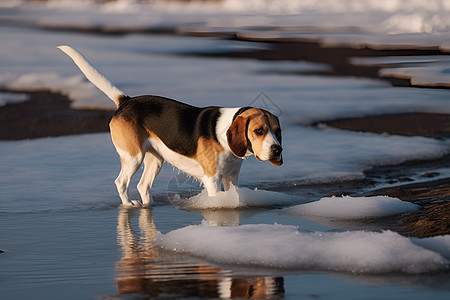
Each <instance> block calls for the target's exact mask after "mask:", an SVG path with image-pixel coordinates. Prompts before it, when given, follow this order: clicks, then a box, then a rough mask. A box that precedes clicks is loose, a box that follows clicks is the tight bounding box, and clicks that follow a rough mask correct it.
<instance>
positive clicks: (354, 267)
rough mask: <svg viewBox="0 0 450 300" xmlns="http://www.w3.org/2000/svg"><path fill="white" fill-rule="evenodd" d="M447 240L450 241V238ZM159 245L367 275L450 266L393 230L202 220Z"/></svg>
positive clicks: (214, 257) (233, 260)
mask: <svg viewBox="0 0 450 300" xmlns="http://www.w3.org/2000/svg"><path fill="white" fill-rule="evenodd" d="M442 240H445V241H446V243H448V241H449V240H450V236H449V235H447V236H445V237H442ZM154 243H156V244H157V245H159V246H160V247H161V248H162V249H165V250H169V251H175V252H179V253H187V254H190V255H195V256H199V257H202V258H206V259H208V260H210V261H212V262H215V263H223V264H233V265H235V264H237V265H251V266H259V267H271V268H284V269H301V270H327V271H339V272H352V273H365V274H371V273H373V274H379V273H408V274H420V273H427V272H436V271H443V270H448V268H449V266H448V264H449V261H448V260H447V259H445V258H444V257H443V256H442V255H441V254H440V253H439V252H438V248H437V247H433V250H429V249H427V245H426V243H421V240H419V241H417V240H416V241H415V242H412V241H411V240H410V239H408V238H405V237H403V236H401V235H399V234H397V233H394V232H391V231H383V232H365V231H349V232H337V233H323V232H320V233H319V232H312V233H304V232H299V231H298V229H297V227H295V226H286V225H278V224H275V225H268V224H257V225H242V226H239V227H215V226H209V225H207V224H206V222H203V224H201V225H192V226H187V227H184V228H180V229H177V230H174V231H171V232H169V233H167V234H160V235H159V236H158V237H157V238H156V239H155V241H154ZM418 244H420V246H419V245H418ZM444 252H445V254H447V253H448V251H444Z"/></svg>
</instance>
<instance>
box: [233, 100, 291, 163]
mask: <svg viewBox="0 0 450 300" xmlns="http://www.w3.org/2000/svg"><path fill="white" fill-rule="evenodd" d="M227 141H228V146H229V147H230V149H231V151H232V152H233V154H234V155H236V156H237V157H244V156H245V155H246V154H249V153H253V154H254V155H255V157H256V158H257V159H258V160H268V161H270V162H271V163H272V164H274V165H275V166H281V165H282V164H283V156H282V155H281V152H282V151H283V148H282V147H281V127H280V121H279V120H278V117H277V116H275V115H273V114H271V113H270V112H268V111H266V110H264V109H260V108H248V109H247V110H245V111H244V112H243V113H241V114H239V115H238V116H237V117H236V118H235V119H234V121H233V123H231V125H230V127H229V128H228V131H227Z"/></svg>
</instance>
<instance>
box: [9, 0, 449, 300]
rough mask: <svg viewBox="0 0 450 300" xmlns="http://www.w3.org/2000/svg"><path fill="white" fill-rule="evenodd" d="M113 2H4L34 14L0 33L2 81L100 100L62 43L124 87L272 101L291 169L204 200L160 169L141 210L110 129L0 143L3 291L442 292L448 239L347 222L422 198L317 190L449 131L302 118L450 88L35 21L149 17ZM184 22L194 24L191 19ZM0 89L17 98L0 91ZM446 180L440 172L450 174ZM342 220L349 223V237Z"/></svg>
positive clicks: (82, 103) (391, 103)
mask: <svg viewBox="0 0 450 300" xmlns="http://www.w3.org/2000/svg"><path fill="white" fill-rule="evenodd" d="M122 2H123V5H125V4H126V3H127V2H126V1H122ZM130 5H131V7H132V8H134V7H135V6H133V5H135V4H130ZM125 6H126V5H125ZM97 9H98V11H96V10H97ZM120 11H121V8H120V5H119V6H118V7H114V6H113V7H109V6H105V7H100V8H99V7H97V6H94V7H93V8H91V7H90V6H86V7H85V6H81V7H77V6H76V5H75V6H73V7H69V9H64V5H62V6H61V7H59V6H58V5H56V6H54V7H50V8H49V7H47V8H45V7H44V8H41V7H40V6H33V8H32V9H22V8H19V9H14V7H13V6H11V7H8V8H2V10H1V11H0V12H1V16H2V19H3V20H4V21H5V20H6V21H8V20H9V21H11V20H13V21H21V22H23V21H24V20H26V21H27V22H29V23H26V24H28V25H27V26H13V25H11V24H10V26H0V37H1V38H2V40H4V41H8V43H3V44H2V49H1V51H0V86H1V87H3V88H6V89H16V90H27V89H51V90H54V91H57V92H62V93H65V94H67V95H69V97H70V98H71V99H72V100H73V106H74V107H77V108H78V107H101V108H105V107H108V108H111V107H112V106H113V104H112V102H111V101H109V100H107V99H106V97H105V96H104V95H102V94H101V93H100V92H98V91H97V90H96V89H95V88H94V87H93V86H92V85H90V84H89V83H87V82H86V81H85V80H84V78H83V76H81V75H80V73H79V71H78V70H77V69H76V68H75V66H74V65H73V64H72V63H71V62H70V61H69V60H68V58H67V57H65V56H64V55H63V54H62V53H60V52H59V50H57V49H56V46H58V45H60V44H69V45H72V46H74V47H75V48H77V49H78V50H79V51H81V52H82V53H84V54H85V55H86V57H87V58H88V59H89V60H90V61H91V62H92V63H93V64H94V65H95V66H96V67H97V68H99V69H100V70H101V71H102V72H103V73H104V74H105V75H106V76H107V77H108V78H110V79H111V81H112V82H113V83H115V84H117V85H118V86H119V87H120V88H121V89H122V90H124V91H126V92H127V93H129V94H130V95H139V94H145V93H151V94H158V95H164V96H167V97H172V98H175V99H179V100H182V101H185V102H188V103H191V104H193V105H197V106H206V105H221V106H229V107H233V106H244V105H254V106H260V107H264V108H266V109H269V110H271V111H273V112H274V113H276V114H277V115H279V116H280V119H281V122H282V127H283V147H284V161H285V163H284V165H283V166H281V167H279V168H277V167H274V166H272V165H270V164H269V163H262V162H258V161H256V160H255V159H254V158H250V159H248V160H247V161H245V162H244V164H243V167H242V171H241V176H240V186H241V187H240V188H239V189H238V190H232V191H231V192H229V193H221V194H219V196H218V197H216V198H214V199H209V198H208V197H206V196H205V194H204V193H202V190H201V187H199V185H198V183H197V182H194V181H192V179H190V178H187V177H185V176H184V175H183V174H180V173H179V172H178V171H177V170H173V169H172V168H171V167H170V166H169V165H166V166H165V167H164V168H163V170H162V171H161V173H160V174H159V176H158V177H157V179H156V181H155V184H154V187H153V189H152V191H153V195H154V199H155V203H153V207H152V209H124V208H122V207H121V206H120V205H119V203H120V200H119V197H118V195H117V192H116V190H115V186H114V183H113V182H114V179H115V177H116V175H117V173H118V171H119V168H120V166H119V160H118V156H117V154H116V153H115V152H114V148H113V145H112V143H111V140H110V137H109V134H107V133H102V134H91V135H79V136H69V137H59V138H45V139H36V140H29V141H26V140H25V141H14V142H0V174H2V175H1V176H0V250H1V253H0V270H1V271H0V297H1V299H30V298H32V299H92V298H96V299H146V298H158V297H159V298H186V297H190V298H257V297H261V298H263V299H264V298H266V299H277V298H286V299H301V298H306V299H308V298H312V299H317V298H319V299H349V298H350V299H448V297H449V295H450V275H449V271H448V265H449V260H450V236H440V237H435V238H429V239H409V238H405V237H402V236H400V235H398V234H396V233H393V232H390V231H365V230H364V229H366V228H365V227H364V226H363V225H364V224H363V223H364V222H363V221H361V220H348V219H346V218H348V215H349V212H351V213H350V215H352V217H353V218H356V219H357V218H358V217H361V216H363V214H362V213H361V209H363V210H364V216H365V217H367V214H369V216H373V217H376V216H380V215H385V214H391V213H398V212H399V210H400V211H412V210H414V209H416V208H415V207H409V206H408V205H407V204H405V203H402V202H395V201H396V200H392V199H381V200H380V199H378V198H377V199H369V198H368V197H365V194H369V193H370V190H368V189H358V190H355V191H350V192H351V193H352V192H353V193H354V194H357V195H358V197H356V196H355V197H351V198H336V199H334V198H325V199H322V200H321V198H323V197H327V196H330V193H331V194H333V191H330V190H329V189H327V190H322V189H321V188H320V186H321V184H329V183H336V182H350V181H352V180H361V179H364V178H365V176H366V175H365V171H367V170H370V169H371V168H373V167H374V166H380V165H389V164H398V163H402V162H405V161H409V160H413V159H433V158H439V157H442V156H443V155H446V154H448V153H449V152H450V146H449V143H448V141H446V140H436V139H432V138H422V137H401V136H390V135H387V134H382V135H378V134H368V133H358V132H347V131H342V130H336V129H332V128H327V127H325V126H319V127H311V126H310V124H312V123H313V122H317V121H322V120H329V119H334V118H341V117H355V116H366V115H374V114H383V113H397V112H417V111H418V112H447V113H448V112H450V106H449V105H448V99H449V96H450V92H449V91H448V90H438V89H408V88H393V87H391V86H390V85H389V84H387V83H386V82H383V81H378V80H369V79H363V78H339V77H332V78H330V77H325V76H319V75H286V74H287V73H289V74H292V73H300V74H308V73H314V74H320V73H321V72H325V71H328V70H329V68H330V66H327V65H320V64H311V63H306V62H262V61H256V60H250V59H248V60H233V59H211V58H201V57H192V56H189V55H185V54H186V53H198V52H211V51H221V52H222V51H233V50H235V49H250V48H252V49H253V48H264V47H266V46H265V45H262V44H258V43H243V42H237V41H232V40H220V39H211V38H200V37H179V36H178V37H177V36H166V35H151V34H137V33H135V34H129V35H100V34H99V35H94V34H85V33H70V34H68V33H67V32H60V31H45V30H40V29H37V28H35V27H34V26H31V25H30V24H33V21H34V22H36V23H37V24H48V25H49V26H55V27H58V26H61V25H65V24H66V22H67V24H69V25H70V24H75V25H77V24H78V25H79V24H82V25H83V26H87V28H89V26H93V27H95V25H96V24H103V25H105V24H106V25H108V24H109V25H111V24H114V22H113V21H114V20H116V21H117V22H118V23H117V24H118V25H119V26H125V27H127V26H128V27H127V28H128V29H129V28H135V29H136V30H137V31H139V30H138V29H139V28H141V29H142V28H147V26H149V23H148V22H149V20H148V18H147V15H145V14H140V13H139V12H136V11H133V12H132V13H131V15H135V16H137V17H136V18H131V19H130V18H121V16H122V15H121V12H120ZM129 13H130V12H124V14H125V15H126V16H128V14H129ZM160 13H161V15H162V16H163V17H168V16H169V15H170V13H167V12H165V13H163V12H160ZM244 15H245V14H244ZM122 17H123V16H122ZM163 17H161V18H163ZM172 17H173V16H172ZM185 17H186V16H185ZM204 17H205V16H204V15H202V18H204ZM186 18H187V21H186V22H190V23H192V22H193V20H194V19H195V18H196V16H195V13H193V12H192V11H191V14H189V15H188V16H187V17H186ZM236 18H237V20H240V22H242V21H243V19H241V18H242V16H239V15H238V16H237V17H236ZM168 19H169V21H170V22H175V23H176V22H178V21H179V19H177V18H174V17H173V19H171V18H168ZM244 19H245V20H247V19H246V18H244ZM342 19H343V20H344V19H348V18H342ZM120 20H122V21H123V20H128V21H127V22H126V24H125V23H121V22H119V21H120ZM164 20H166V19H164ZM183 20H186V19H183ZM252 20H253V21H255V19H252ZM256 20H257V19H256ZM6 21H5V22H6ZM222 21H223V16H222ZM161 22H162V21H161ZM162 23H164V22H162ZM238 23H239V22H238ZM13 24H14V22H13ZM117 24H116V25H117ZM22 25H23V24H22ZM150 25H151V24H150ZM153 25H154V24H153ZM157 25H158V24H157ZM250 25H251V24H250ZM211 28H215V27H214V23H213V24H212V25H211ZM215 29H217V28H215ZM428 42H430V40H427V43H428ZM392 59H394V60H397V59H400V58H392ZM443 62H445V60H443ZM444 67H445V66H444ZM440 68H443V67H442V66H440ZM117 70H120V72H118V71H117ZM433 70H434V69H433ZM409 71H411V70H409ZM438 71H439V70H438ZM442 73H443V74H446V72H442ZM447 73H448V72H447ZM124 74H125V75H124ZM282 74H285V75H282ZM433 74H435V73H433ZM431 78H433V77H431ZM0 100H1V101H0V103H2V104H4V103H9V102H17V101H26V97H23V96H21V95H11V94H0ZM439 174H440V175H439V176H440V178H446V177H448V170H447V169H439ZM138 176H139V175H138ZM138 176H137V177H138ZM136 183H137V179H135V180H134V181H133V184H132V186H133V188H132V194H133V196H134V197H135V198H137V197H138V193H137V191H136V188H135V185H136ZM383 184H384V183H383ZM309 186H310V187H311V188H310V190H308V189H309V188H308V187H309ZM298 187H301V188H298ZM373 188H375V187H373ZM276 191H278V192H276ZM280 191H282V192H280ZM305 191H306V192H305ZM330 199H331V200H330ZM319 200H321V201H319ZM384 200H387V201H384ZM400 200H401V199H400ZM378 201H382V203H380V202H378ZM392 201H394V202H392ZM305 203H313V206H311V205H310V206H308V209H309V211H311V208H312V211H316V212H315V213H313V214H315V215H313V216H310V215H305V214H304V211H305V209H304V208H305V206H301V205H302V204H305ZM323 203H325V205H326V207H327V208H330V207H331V208H332V209H329V210H328V212H327V215H325V214H324V212H323V209H320V205H322V204H323ZM333 208H334V209H333ZM317 211H318V213H317ZM330 211H331V212H330ZM343 211H344V212H345V213H344V212H343ZM321 214H322V215H321ZM330 214H331V215H330ZM342 219H345V220H342ZM336 220H339V222H338V221H336ZM330 221H331V222H330ZM340 221H342V222H345V224H346V225H345V226H344V227H345V228H352V230H351V231H348V230H344V229H343V227H341V226H339V224H340Z"/></svg>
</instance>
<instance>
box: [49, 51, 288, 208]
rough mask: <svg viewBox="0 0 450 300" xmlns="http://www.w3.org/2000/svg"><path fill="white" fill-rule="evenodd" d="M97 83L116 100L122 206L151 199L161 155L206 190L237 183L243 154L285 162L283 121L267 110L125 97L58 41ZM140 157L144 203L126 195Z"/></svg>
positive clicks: (115, 136) (114, 121)
mask: <svg viewBox="0 0 450 300" xmlns="http://www.w3.org/2000/svg"><path fill="white" fill-rule="evenodd" d="M58 48H59V49H60V50H62V51H63V52H65V53H66V54H67V55H68V56H69V57H70V58H71V59H72V60H73V61H74V62H75V64H76V65H77V66H78V67H79V68H80V70H81V71H82V72H83V73H84V74H85V76H86V77H87V79H89V80H90V81H91V82H92V83H93V84H94V85H95V86H97V88H99V89H100V90H101V91H102V92H104V93H105V94H106V95H107V96H108V97H109V98H110V99H111V100H113V101H114V103H115V104H116V105H117V111H116V112H115V114H114V116H113V118H112V119H111V122H110V130H111V137H112V141H113V143H114V146H115V147H116V150H117V153H118V154H119V156H120V160H121V163H122V168H121V171H120V174H119V176H118V177H117V179H116V180H115V184H116V186H117V190H118V192H119V195H120V198H121V200H122V204H123V205H124V206H133V205H143V206H149V205H150V203H151V196H150V190H151V187H152V184H153V181H154V179H155V177H156V175H158V173H159V171H160V169H161V166H162V165H163V162H164V161H167V162H169V163H170V164H172V165H173V166H175V167H176V168H178V169H180V170H181V171H183V172H185V173H187V174H188V175H191V176H193V177H195V178H196V179H198V180H199V181H201V182H202V183H203V185H204V186H205V188H206V190H207V192H208V195H209V196H210V197H211V196H215V195H216V194H217V193H218V192H219V191H220V189H221V183H222V182H223V186H224V189H225V190H228V189H229V188H230V185H231V184H232V185H237V179H238V175H239V171H240V168H241V164H242V161H243V158H244V157H246V156H250V155H252V154H253V155H255V157H256V158H257V159H258V160H261V161H265V160H268V161H270V162H271V163H272V164H274V165H276V166H279V165H281V164H282V163H283V159H282V155H281V152H282V147H281V127H280V122H279V120H278V118H277V117H276V116H275V115H273V114H271V113H270V112H268V111H266V110H264V109H260V108H254V107H236V108H223V107H216V106H209V107H204V108H200V107H195V106H191V105H188V104H185V103H181V102H178V101H175V100H172V99H168V98H165V97H160V96H138V97H128V96H127V95H126V94H125V93H124V92H122V91H121V90H119V89H118V88H116V87H115V86H113V85H112V84H111V82H110V81H109V80H108V79H106V78H105V77H104V76H103V75H101V74H100V73H99V72H98V71H97V70H95V69H94V67H92V66H91V65H90V64H89V62H88V61H87V60H86V59H85V58H84V57H83V56H82V55H81V54H80V53H78V52H77V51H76V50H74V49H73V48H71V47H69V46H59V47H58ZM142 163H144V165H145V168H144V171H143V174H142V177H141V179H140V181H139V184H138V191H139V194H140V196H141V200H142V203H139V202H138V201H135V200H130V197H129V195H128V188H129V185H130V180H131V177H132V176H133V175H134V174H135V173H136V171H137V170H138V169H139V168H140V166H141V165H142Z"/></svg>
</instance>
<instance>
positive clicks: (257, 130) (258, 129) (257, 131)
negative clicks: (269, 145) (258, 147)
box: [255, 128, 264, 135]
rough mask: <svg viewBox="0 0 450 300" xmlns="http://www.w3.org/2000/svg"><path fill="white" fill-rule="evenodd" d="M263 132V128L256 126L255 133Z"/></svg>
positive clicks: (260, 133)
mask: <svg viewBox="0 0 450 300" xmlns="http://www.w3.org/2000/svg"><path fill="white" fill-rule="evenodd" d="M263 132H264V129H262V128H257V129H255V133H256V134H257V135H262V134H263Z"/></svg>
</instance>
